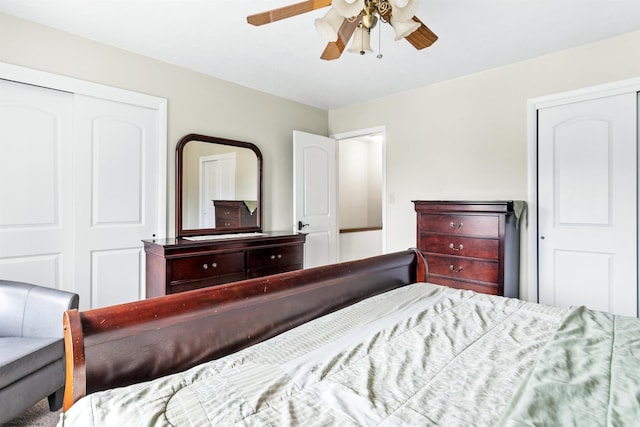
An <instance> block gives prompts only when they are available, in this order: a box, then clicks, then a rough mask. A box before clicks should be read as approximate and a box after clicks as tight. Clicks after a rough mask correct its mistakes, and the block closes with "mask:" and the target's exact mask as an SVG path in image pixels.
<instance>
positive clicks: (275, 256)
mask: <svg viewBox="0 0 640 427" xmlns="http://www.w3.org/2000/svg"><path fill="white" fill-rule="evenodd" d="M276 258H278V259H280V258H282V255H280V254H278V255H271V259H276Z"/></svg>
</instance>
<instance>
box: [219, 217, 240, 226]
mask: <svg viewBox="0 0 640 427" xmlns="http://www.w3.org/2000/svg"><path fill="white" fill-rule="evenodd" d="M216 227H240V220H239V219H238V218H221V217H219V216H218V215H216Z"/></svg>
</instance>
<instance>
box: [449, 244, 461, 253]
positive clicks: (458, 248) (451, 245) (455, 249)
mask: <svg viewBox="0 0 640 427" xmlns="http://www.w3.org/2000/svg"><path fill="white" fill-rule="evenodd" d="M449 249H453V250H454V251H461V250H462V249H464V246H462V244H459V245H458V247H456V245H454V244H453V243H449Z"/></svg>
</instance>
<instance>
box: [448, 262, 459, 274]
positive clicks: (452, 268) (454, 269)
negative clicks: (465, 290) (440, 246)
mask: <svg viewBox="0 0 640 427" xmlns="http://www.w3.org/2000/svg"><path fill="white" fill-rule="evenodd" d="M449 270H451V271H453V272H454V273H460V272H461V271H462V266H460V267H458V268H456V267H455V266H454V265H453V264H450V265H449Z"/></svg>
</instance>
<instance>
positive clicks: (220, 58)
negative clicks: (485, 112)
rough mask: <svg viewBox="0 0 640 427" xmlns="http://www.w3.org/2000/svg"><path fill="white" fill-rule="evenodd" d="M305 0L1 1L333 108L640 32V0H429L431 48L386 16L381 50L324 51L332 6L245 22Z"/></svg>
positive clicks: (424, 3) (2, 6)
mask: <svg viewBox="0 0 640 427" xmlns="http://www.w3.org/2000/svg"><path fill="white" fill-rule="evenodd" d="M297 1H300V0H179V1H178V0H0V12H4V13H7V14H10V15H15V16H18V17H20V18H23V19H26V20H30V21H34V22H38V23H41V24H45V25H48V26H50V27H54V28H58V29H61V30H64V31H67V32H69V33H73V34H77V35H80V36H82V37H86V38H89V39H92V40H96V41H99V42H102V43H106V44H109V45H112V46H117V47H120V48H122V49H126V50H129V51H132V52H136V53H139V54H142V55H145V56H149V57H152V58H157V59H159V60H162V61H165V62H168V63H172V64H176V65H180V66H183V67H186V68H189V69H192V70H196V71H199V72H202V73H205V74H209V75H212V76H215V77H219V78H221V79H224V80H228V81H231V82H235V83H238V84H240V85H243V86H248V87H250V88H254V89H258V90H261V91H264V92H267V93H271V94H274V95H278V96H281V97H284V98H288V99H292V100H295V101H299V102H301V103H304V104H308V105H312V106H315V107H319V108H322V109H326V110H329V109H335V108H339V107H342V106H346V105H350V104H355V103H359V102H362V101H366V100H370V99H374V98H379V97H382V96H386V95H389V94H392V93H396V92H400V91H404V90H409V89H412V88H416V87H419V86H424V85H427V84H431V83H434V82H438V81H442V80H446V79H450V78H454V77H459V76H463V75H466V74H471V73H475V72H478V71H482V70H485V69H489V68H493V67H497V66H501V65H505V64H508V63H511V62H516V61H521V60H524V59H527V58H532V57H535V56H539V55H544V54H547V53H550V52H554V51H557V50H561V49H566V48H570V47H574V46H578V45H581V44H585V43H590V42H593V41H596V40H599V39H603V38H607V37H611V36H615V35H618V34H622V33H626V32H629V31H634V30H640V0H420V2H421V4H420V7H419V10H418V13H416V16H418V17H419V18H420V19H421V20H422V21H423V22H424V23H425V24H426V25H427V26H428V27H429V28H430V29H431V30H432V31H433V32H435V33H436V34H437V35H438V36H439V40H438V41H437V42H436V43H435V44H434V45H433V46H431V47H429V48H427V49H424V50H421V51H418V50H416V49H414V48H413V47H412V46H411V45H410V44H409V43H408V42H407V41H406V40H401V41H398V42H394V41H393V33H392V30H391V27H390V26H389V25H387V24H383V25H382V32H381V34H379V35H378V32H377V31H374V33H373V35H372V47H373V48H374V50H376V52H374V53H373V54H368V55H365V56H360V55H358V54H352V53H349V52H346V51H345V52H344V53H343V55H342V57H341V58H339V59H337V60H335V61H323V60H321V59H320V54H321V53H322V51H323V49H324V46H325V45H326V41H324V40H323V39H322V37H321V36H320V35H319V34H318V33H317V31H316V30H315V27H314V24H313V21H314V19H315V18H317V17H321V16H323V15H324V14H325V13H326V10H327V9H321V10H316V11H314V12H310V13H306V14H304V15H300V16H297V17H293V18H289V19H286V20H283V21H279V22H276V23H271V24H268V25H264V26H261V27H254V26H251V25H249V24H247V22H246V17H247V15H250V14H254V13H257V12H262V11H266V10H269V9H273V8H276V7H281V6H285V5H289V4H292V3H296V2H297ZM378 38H380V39H381V41H382V54H383V58H382V59H377V58H376V55H377V45H378V42H377V40H378ZM0 42H1V41H0ZM634 53H635V54H640V47H639V48H638V50H637V51H635V52H630V54H634ZM597 63H598V58H594V65H595V64H597Z"/></svg>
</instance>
